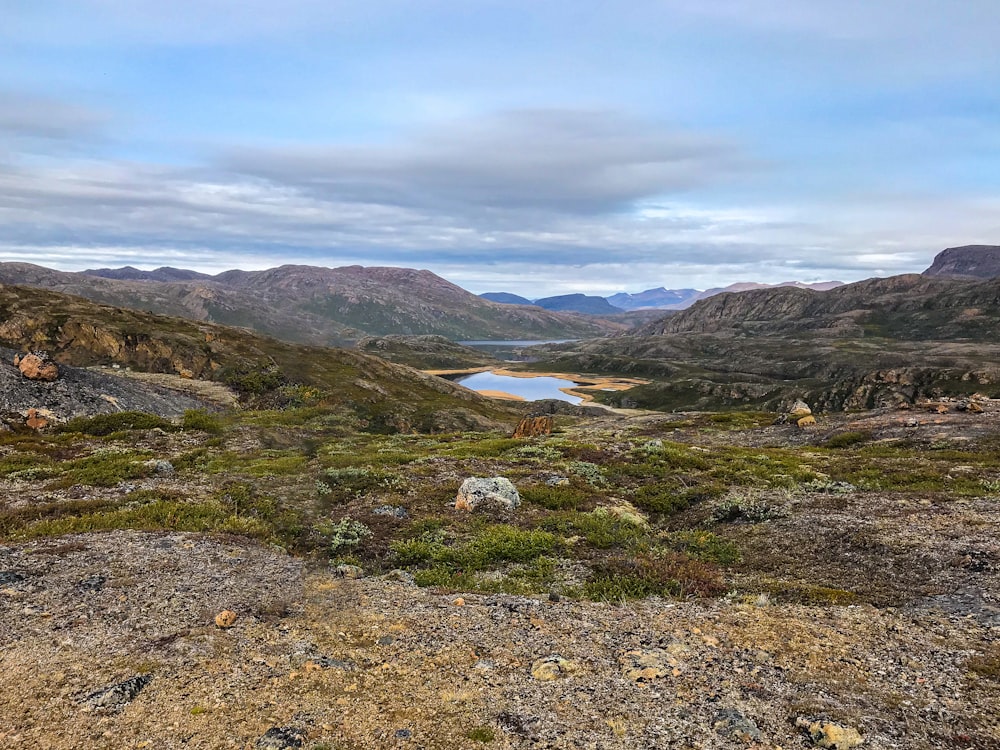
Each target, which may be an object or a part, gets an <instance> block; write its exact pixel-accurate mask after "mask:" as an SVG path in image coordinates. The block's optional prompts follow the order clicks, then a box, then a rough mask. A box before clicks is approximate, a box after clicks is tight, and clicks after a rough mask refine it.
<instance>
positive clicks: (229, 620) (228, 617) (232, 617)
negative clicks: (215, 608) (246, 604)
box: [215, 609, 237, 629]
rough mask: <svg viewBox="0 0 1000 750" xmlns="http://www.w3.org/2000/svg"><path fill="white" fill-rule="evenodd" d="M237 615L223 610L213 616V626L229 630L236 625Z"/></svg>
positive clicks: (228, 610)
mask: <svg viewBox="0 0 1000 750" xmlns="http://www.w3.org/2000/svg"><path fill="white" fill-rule="evenodd" d="M236 618H237V615H236V613H235V612H233V610H231V609H224V610H222V611H221V612H219V614H217V615H216V616H215V625H216V627H220V628H222V629H226V628H231V627H233V625H235V624H236Z"/></svg>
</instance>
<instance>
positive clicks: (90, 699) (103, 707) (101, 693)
mask: <svg viewBox="0 0 1000 750" xmlns="http://www.w3.org/2000/svg"><path fill="white" fill-rule="evenodd" d="M152 679H153V675H151V674H140V675H136V676H135V677H129V678H128V679H127V680H122V681H121V682H116V683H114V684H113V685H108V686H107V687H103V688H101V689H100V690H97V691H95V692H93V693H91V694H90V695H88V696H87V697H86V698H84V703H86V705H87V706H88V707H89V708H90V709H92V710H95V711H106V712H108V713H115V712H117V711H121V710H122V709H123V708H125V706H127V705H128V704H129V703H131V702H132V701H133V700H135V698H136V696H137V695H139V693H141V692H142V691H143V688H145V687H146V685H148V684H149V683H150V680H152Z"/></svg>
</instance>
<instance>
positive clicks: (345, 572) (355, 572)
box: [333, 565, 365, 579]
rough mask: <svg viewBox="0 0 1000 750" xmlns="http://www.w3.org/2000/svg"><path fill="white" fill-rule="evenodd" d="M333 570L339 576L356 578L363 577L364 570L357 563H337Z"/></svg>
mask: <svg viewBox="0 0 1000 750" xmlns="http://www.w3.org/2000/svg"><path fill="white" fill-rule="evenodd" d="M333 572H334V573H336V574H337V575H338V576H340V577H341V578H354V579H357V578H364V577H365V571H364V569H363V568H362V567H360V566H359V565H338V566H337V567H336V568H334V569H333Z"/></svg>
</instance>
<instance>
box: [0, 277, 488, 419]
mask: <svg viewBox="0 0 1000 750" xmlns="http://www.w3.org/2000/svg"><path fill="white" fill-rule="evenodd" d="M0 345H3V346H8V347H11V348H12V349H17V350H19V351H22V352H23V351H27V350H34V349H41V350H45V351H47V352H49V353H51V355H52V357H53V359H54V360H56V361H57V362H58V363H60V364H64V365H74V366H91V365H118V366H120V367H122V368H125V367H130V368H133V369H136V370H141V371H145V372H160V373H170V374H173V375H180V376H181V377H183V378H188V379H205V380H214V381H219V382H223V383H226V384H227V385H230V386H231V387H233V388H235V389H236V390H237V391H238V392H239V393H240V394H242V395H243V397H244V399H245V400H246V401H247V402H249V403H258V404H260V403H265V404H266V403H273V404H277V405H281V404H285V403H295V402H305V403H310V402H314V403H323V404H326V405H328V406H330V407H336V408H339V409H341V410H342V411H343V413H344V414H345V415H350V419H356V420H360V421H361V422H363V423H365V424H367V425H368V426H369V427H370V428H372V429H384V430H389V431H395V430H404V431H409V430H410V429H414V428H418V429H435V428H436V427H437V428H442V427H444V426H452V427H458V426H461V425H464V424H479V423H482V424H488V423H490V419H492V418H494V417H497V416H501V415H503V414H505V413H506V412H505V411H504V409H505V408H506V407H503V406H501V405H498V404H497V403H496V402H493V401H491V400H489V399H485V398H482V397H480V396H478V395H476V394H474V393H472V392H471V391H468V390H467V389H465V388H461V387H458V386H455V385H453V384H451V383H448V382H446V381H444V380H441V379H440V378H435V377H432V376H429V375H424V374H423V373H421V372H418V371H417V370H413V369H411V368H409V367H405V366H402V365H397V364H392V363H390V362H387V361H385V360H384V359H381V358H378V357H373V356H371V355H368V354H363V353H361V352H358V351H351V350H344V349H330V348H322V347H312V346H305V345H300V344H291V343H287V342H282V341H278V340H276V339H272V338H268V337H265V336H261V335H259V334H255V333H253V332H251V331H247V330H245V329H237V328H229V327H225V326H219V325H215V324H210V323H196V322H193V321H190V320H185V319H183V318H173V317H167V316H162V315H156V314H152V313H145V312H140V311H135V310H125V309H122V308H117V307H110V306H107V305H100V304H96V303H93V302H90V301H89V300H85V299H83V298H80V297H73V296H70V295H65V294H60V293H58V292H50V291H45V290H41V289H34V288H30V287H17V286H0Z"/></svg>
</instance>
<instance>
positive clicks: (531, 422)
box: [511, 414, 552, 438]
mask: <svg viewBox="0 0 1000 750" xmlns="http://www.w3.org/2000/svg"><path fill="white" fill-rule="evenodd" d="M551 434H552V415H551V414H545V415H542V416H531V417H525V418H524V419H522V420H521V421H520V422H518V424H517V428H516V429H515V430H514V434H513V435H511V437H514V438H527V437H539V436H541V435H551Z"/></svg>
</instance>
